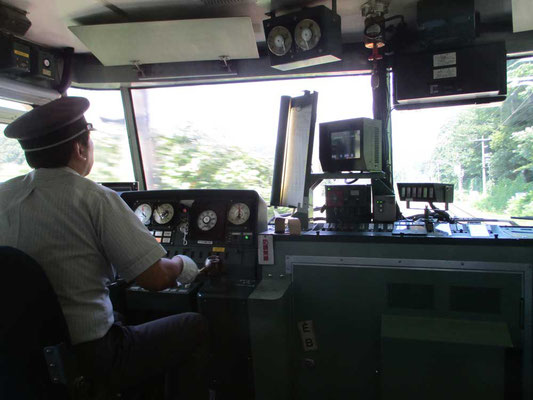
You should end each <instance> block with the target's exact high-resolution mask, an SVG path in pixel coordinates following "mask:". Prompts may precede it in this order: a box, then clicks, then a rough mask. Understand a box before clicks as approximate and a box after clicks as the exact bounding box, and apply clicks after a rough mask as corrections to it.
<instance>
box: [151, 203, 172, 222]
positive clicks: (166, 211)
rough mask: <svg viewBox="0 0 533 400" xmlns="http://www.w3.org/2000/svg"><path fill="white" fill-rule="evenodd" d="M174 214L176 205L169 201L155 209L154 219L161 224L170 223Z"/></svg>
mask: <svg viewBox="0 0 533 400" xmlns="http://www.w3.org/2000/svg"><path fill="white" fill-rule="evenodd" d="M173 216H174V207H172V205H171V204H168V203H164V204H160V205H159V206H157V207H156V208H155V210H154V220H155V222H157V223H158V224H160V225H164V224H168V223H169V222H170V220H171V219H172V217H173Z"/></svg>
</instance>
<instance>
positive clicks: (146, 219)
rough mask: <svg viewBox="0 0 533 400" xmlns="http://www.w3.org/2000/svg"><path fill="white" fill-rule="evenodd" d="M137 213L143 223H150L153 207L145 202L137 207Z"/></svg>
mask: <svg viewBox="0 0 533 400" xmlns="http://www.w3.org/2000/svg"><path fill="white" fill-rule="evenodd" d="M135 215H136V216H137V218H139V220H140V221H141V222H142V223H143V224H145V225H148V224H149V223H150V216H151V215H152V207H150V205H149V204H146V203H143V204H141V205H139V206H138V207H137V208H136V209H135Z"/></svg>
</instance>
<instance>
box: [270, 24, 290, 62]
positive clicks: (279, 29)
mask: <svg viewBox="0 0 533 400" xmlns="http://www.w3.org/2000/svg"><path fill="white" fill-rule="evenodd" d="M267 45H268V49H269V50H270V51H271V52H272V53H274V54H275V55H277V56H284V55H285V54H287V53H288V52H289V50H290V49H291V46H292V36H291V33H290V32H289V30H288V29H287V28H285V27H284V26H275V27H274V28H273V29H272V30H271V31H270V33H269V34H268V37H267Z"/></svg>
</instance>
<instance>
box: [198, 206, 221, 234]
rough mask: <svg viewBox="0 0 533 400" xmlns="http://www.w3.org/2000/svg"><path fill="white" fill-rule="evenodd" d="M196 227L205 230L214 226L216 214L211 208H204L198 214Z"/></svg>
mask: <svg viewBox="0 0 533 400" xmlns="http://www.w3.org/2000/svg"><path fill="white" fill-rule="evenodd" d="M197 224H198V228H200V230H202V231H204V232H207V231H210V230H211V229H213V228H214V227H215V225H216V224H217V214H216V213H215V212H214V211H213V210H205V211H202V212H201V213H200V215H199V216H198V221H197Z"/></svg>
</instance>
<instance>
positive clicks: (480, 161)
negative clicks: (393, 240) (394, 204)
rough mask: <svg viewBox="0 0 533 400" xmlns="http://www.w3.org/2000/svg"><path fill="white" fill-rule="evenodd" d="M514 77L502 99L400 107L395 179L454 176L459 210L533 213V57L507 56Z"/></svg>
mask: <svg viewBox="0 0 533 400" xmlns="http://www.w3.org/2000/svg"><path fill="white" fill-rule="evenodd" d="M507 80H508V89H507V90H508V92H507V100H506V101H505V102H503V103H502V104H497V103H496V104H489V105H485V106H482V107H481V106H468V107H467V106H464V107H445V108H434V109H425V110H416V111H397V110H395V111H393V112H392V137H393V157H394V178H395V182H396V183H398V182H400V183H404V182H405V183H409V182H441V183H452V184H454V186H455V200H454V204H453V205H452V206H451V212H452V213H453V214H455V215H456V216H459V217H477V218H494V219H504V220H508V219H509V218H510V217H511V216H514V217H526V216H533V57H530V58H523V59H517V60H510V61H508V63H507ZM415 204H416V205H412V206H413V207H418V208H422V207H423V206H424V204H423V203H415ZM437 205H438V206H441V207H442V208H443V205H441V204H437ZM401 206H402V207H403V211H404V215H409V214H414V213H419V212H420V210H406V209H405V205H404V204H402V205H401Z"/></svg>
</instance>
